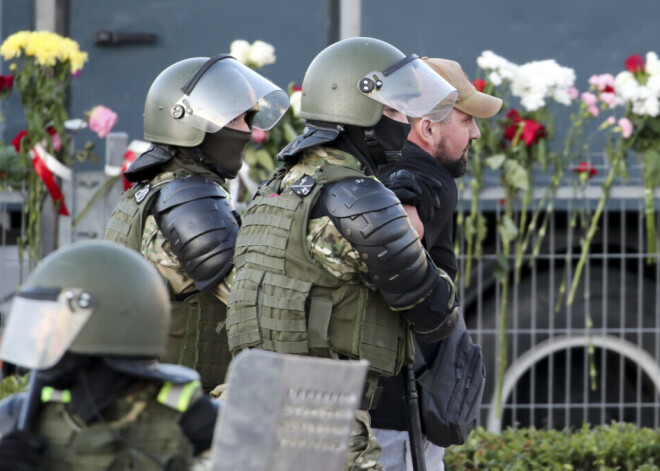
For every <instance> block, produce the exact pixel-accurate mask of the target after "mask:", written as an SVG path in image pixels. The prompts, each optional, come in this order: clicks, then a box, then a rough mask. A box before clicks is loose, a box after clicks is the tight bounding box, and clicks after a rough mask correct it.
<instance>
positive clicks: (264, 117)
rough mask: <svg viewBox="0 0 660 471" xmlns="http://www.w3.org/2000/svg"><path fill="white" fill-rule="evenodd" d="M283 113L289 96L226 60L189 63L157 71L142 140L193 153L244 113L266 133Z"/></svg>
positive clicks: (203, 59) (146, 106)
mask: <svg viewBox="0 0 660 471" xmlns="http://www.w3.org/2000/svg"><path fill="white" fill-rule="evenodd" d="M288 107H289V95H288V94H287V93H286V92H285V91H284V90H282V89H281V88H279V87H278V86H276V85H274V84H273V83H272V82H270V81H269V80H267V79H266V78H264V77H262V76H261V75H259V74H258V73H256V72H255V71H253V70H252V69H250V68H249V67H246V66H245V65H243V64H241V63H240V62H238V61H237V60H236V59H234V58H233V57H231V56H230V55H228V54H220V55H218V56H214V57H211V58H209V57H194V58H190V59H185V60H182V61H179V62H176V63H175V64H172V65H171V66H169V67H168V68H167V69H165V70H164V71H162V72H161V73H160V74H159V75H158V77H156V79H155V80H154V82H153V83H152V84H151V87H150V88H149V91H148V92H147V98H146V100H145V104H144V138H145V139H146V140H147V141H150V142H156V143H160V144H169V145H175V146H181V147H195V146H197V145H199V144H201V142H202V141H203V140H204V136H205V135H206V133H207V132H208V133H215V132H217V131H219V130H220V129H222V127H224V126H225V125H226V124H227V123H229V122H230V121H231V120H232V119H234V118H236V117H237V116H239V115H241V114H242V113H244V112H246V111H248V110H254V111H255V112H256V114H255V116H254V118H253V121H252V125H253V126H254V127H257V128H260V129H264V130H267V129H270V128H271V127H273V126H274V125H275V124H276V123H277V121H279V119H280V118H281V117H282V115H284V113H285V112H286V110H287V108H288Z"/></svg>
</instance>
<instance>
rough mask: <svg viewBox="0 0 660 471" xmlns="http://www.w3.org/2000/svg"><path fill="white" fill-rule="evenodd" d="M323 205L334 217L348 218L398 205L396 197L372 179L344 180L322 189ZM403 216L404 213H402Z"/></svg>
mask: <svg viewBox="0 0 660 471" xmlns="http://www.w3.org/2000/svg"><path fill="white" fill-rule="evenodd" d="M323 193H324V196H323V198H324V203H325V207H326V209H327V211H328V213H329V214H330V215H332V216H335V217H340V218H343V217H350V216H354V215H357V214H363V213H366V212H369V211H377V210H379V209H385V208H389V207H390V206H396V205H398V204H399V200H398V198H397V197H396V195H395V194H394V193H393V192H392V191H390V190H388V189H387V188H385V186H384V185H383V184H382V183H380V182H379V181H378V180H375V179H373V178H369V177H364V178H345V179H343V180H340V181H338V182H336V183H332V184H329V185H326V186H325V188H324V191H323ZM404 214H405V212H404Z"/></svg>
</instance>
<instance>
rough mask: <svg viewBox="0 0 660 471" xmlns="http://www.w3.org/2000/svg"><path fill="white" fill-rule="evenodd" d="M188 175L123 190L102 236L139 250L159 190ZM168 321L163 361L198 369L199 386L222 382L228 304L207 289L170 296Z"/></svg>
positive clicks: (226, 362) (226, 359) (226, 358)
mask: <svg viewBox="0 0 660 471" xmlns="http://www.w3.org/2000/svg"><path fill="white" fill-rule="evenodd" d="M186 175H190V173H189V172H187V171H185V170H180V171H177V172H175V173H174V176H173V177H172V178H168V179H163V180H160V181H157V182H156V183H153V184H149V185H150V186H148V184H146V183H140V184H138V185H136V186H135V187H133V188H131V189H129V190H127V191H125V192H124V193H123V194H122V199H121V201H120V202H119V204H118V205H117V207H116V208H115V210H114V211H113V213H112V216H111V218H110V221H109V222H108V227H107V229H106V232H105V239H107V240H111V241H114V242H118V243H120V244H122V245H124V246H126V247H129V248H131V249H133V250H136V251H138V252H140V253H142V252H141V249H142V247H141V241H142V232H143V229H144V223H145V221H146V219H147V216H148V215H149V214H150V210H151V206H152V204H153V203H154V202H155V201H156V196H157V195H158V192H159V190H160V189H161V188H162V187H163V186H164V185H166V184H167V183H169V182H170V181H172V180H174V179H175V178H180V177H183V176H186ZM170 301H171V304H172V310H171V324H170V332H169V336H168V338H167V346H166V350H165V355H164V356H163V357H162V358H161V359H160V360H161V362H162V363H177V364H180V365H184V366H187V367H189V368H193V369H195V370H197V371H198V372H199V374H200V376H201V379H202V386H203V387H204V389H205V390H207V391H210V390H211V389H213V388H215V387H216V386H217V385H219V384H222V383H224V381H225V374H226V373H227V367H228V366H229V362H230V361H231V354H230V352H229V347H228V345H227V337H226V335H225V333H224V332H217V330H216V329H217V327H218V325H221V324H222V323H224V322H225V319H226V317H227V308H226V306H225V305H224V304H223V303H222V302H220V300H218V299H217V298H216V297H215V296H213V295H212V294H210V293H195V294H192V295H190V296H188V297H186V298H185V299H184V300H183V301H180V300H178V299H176V298H175V297H173V296H171V297H170Z"/></svg>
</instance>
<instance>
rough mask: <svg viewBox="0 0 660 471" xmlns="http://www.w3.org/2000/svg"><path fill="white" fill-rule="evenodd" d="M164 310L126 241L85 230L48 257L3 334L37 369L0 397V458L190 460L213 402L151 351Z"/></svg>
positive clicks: (70, 464) (166, 464) (8, 352)
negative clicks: (92, 236) (19, 388)
mask: <svg viewBox="0 0 660 471" xmlns="http://www.w3.org/2000/svg"><path fill="white" fill-rule="evenodd" d="M169 314H170V306H169V301H168V294H167V289H166V287H165V284H164V283H163V281H162V280H161V279H160V276H159V275H158V273H157V272H156V270H155V269H154V268H153V267H152V266H151V265H150V264H149V263H148V262H147V261H145V260H144V258H142V257H140V256H139V255H138V254H137V253H135V252H134V251H132V250H129V249H127V248H125V247H122V246H121V245H119V244H115V243H113V242H108V241H86V242H79V243H75V244H72V245H70V246H67V247H65V248H62V249H59V250H57V251H55V252H53V253H52V254H50V255H49V256H48V257H46V258H45V259H44V260H43V261H42V262H41V263H40V265H39V266H38V267H37V268H36V269H35V270H34V271H33V272H32V274H31V275H30V276H29V278H28V280H27V281H26V283H25V284H24V285H23V286H22V287H21V288H20V291H19V292H18V293H17V295H16V296H15V298H14V300H13V303H12V309H11V313H10V317H9V321H8V324H7V327H6V329H5V332H4V338H3V341H2V345H1V346H0V357H1V358H2V359H3V360H5V361H9V362H11V363H14V364H17V365H20V366H22V367H25V368H29V369H31V370H32V372H31V373H30V390H29V391H28V392H27V394H19V395H15V396H11V397H9V398H6V399H5V400H3V402H1V403H0V428H1V429H2V430H0V434H1V436H2V440H1V441H0V469H3V470H5V469H12V470H20V469H41V468H39V466H40V464H44V465H45V466H46V468H47V469H49V470H84V469H138V468H139V469H181V470H183V469H189V466H190V465H191V462H192V459H193V456H194V455H197V454H199V453H201V452H203V451H204V450H207V449H208V448H209V447H210V445H211V438H212V433H213V426H214V423H215V418H216V416H217V403H216V402H215V401H214V400H212V399H210V398H209V397H208V396H206V395H204V394H203V392H202V390H201V387H200V384H199V375H198V374H197V372H195V371H194V370H191V369H189V368H186V367H183V366H180V365H164V364H159V363H158V362H157V361H156V360H155V358H156V357H158V356H159V355H162V354H163V352H164V349H165V338H166V335H167V332H168V328H169V320H170V317H169ZM131 466H132V467H131Z"/></svg>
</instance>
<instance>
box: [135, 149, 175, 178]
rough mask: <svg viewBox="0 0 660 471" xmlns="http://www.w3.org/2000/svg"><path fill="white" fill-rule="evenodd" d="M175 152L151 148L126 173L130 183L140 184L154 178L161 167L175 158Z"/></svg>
mask: <svg viewBox="0 0 660 471" xmlns="http://www.w3.org/2000/svg"><path fill="white" fill-rule="evenodd" d="M174 154H175V151H174V150H173V149H170V148H165V147H161V146H151V147H150V148H149V150H148V151H146V152H145V153H144V154H142V155H140V156H139V157H138V158H137V159H135V162H133V163H132V164H131V165H130V166H129V167H128V168H127V169H126V171H125V172H124V176H125V177H126V179H127V180H128V181H130V182H139V181H142V180H148V179H150V178H152V177H154V176H155V175H156V174H157V173H158V171H159V170H160V167H161V165H163V164H164V163H166V162H169V161H170V160H171V159H172V157H174Z"/></svg>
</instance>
